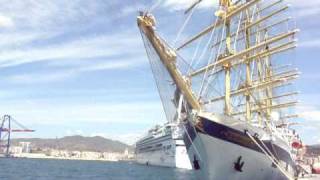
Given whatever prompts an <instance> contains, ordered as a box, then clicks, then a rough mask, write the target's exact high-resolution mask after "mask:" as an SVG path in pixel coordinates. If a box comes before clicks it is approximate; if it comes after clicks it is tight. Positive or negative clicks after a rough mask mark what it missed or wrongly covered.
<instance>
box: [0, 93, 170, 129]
mask: <svg viewBox="0 0 320 180" xmlns="http://www.w3.org/2000/svg"><path fill="white" fill-rule="evenodd" d="M110 96H111V94H110ZM0 109H1V111H2V112H6V113H7V114H12V115H14V117H15V119H23V120H24V121H26V122H28V123H44V124H46V123H49V124H50V123H51V124H56V125H57V124H61V125H66V124H70V123H71V124H72V123H76V122H82V123H84V122H90V123H95V122H103V123H106V122H115V123H119V122H121V123H126V122H127V123H146V122H150V121H157V120H158V121H163V120H164V119H165V117H164V116H163V113H162V107H161V103H160V102H159V101H149V102H148V101H143V102H142V101H141V102H140V101H133V102H101V101H96V102H95V101H86V100H77V101H70V102H67V101H65V102H63V103H61V101H59V100H54V99H49V100H32V99H30V100H21V101H20V100H15V101H7V102H6V104H3V105H0Z"/></svg>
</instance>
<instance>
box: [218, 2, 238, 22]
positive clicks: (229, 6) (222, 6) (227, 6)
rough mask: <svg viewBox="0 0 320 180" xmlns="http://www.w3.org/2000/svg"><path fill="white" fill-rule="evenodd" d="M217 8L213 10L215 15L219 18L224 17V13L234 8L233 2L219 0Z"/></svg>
mask: <svg viewBox="0 0 320 180" xmlns="http://www.w3.org/2000/svg"><path fill="white" fill-rule="evenodd" d="M219 6H220V8H219V10H217V11H216V12H215V15H216V16H217V17H220V18H224V17H226V14H227V13H229V12H231V11H233V10H234V9H235V6H234V4H233V3H232V2H231V0H219Z"/></svg>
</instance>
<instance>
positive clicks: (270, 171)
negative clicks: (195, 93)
mask: <svg viewBox="0 0 320 180" xmlns="http://www.w3.org/2000/svg"><path fill="white" fill-rule="evenodd" d="M202 122H204V123H203V124H202V127H201V128H200V129H199V128H195V127H194V126H193V125H191V123H190V122H188V123H186V124H185V128H186V130H187V132H188V133H186V134H185V137H184V139H185V142H186V146H187V149H188V155H189V158H190V161H191V163H192V164H193V166H194V168H195V169H197V170H196V171H197V175H198V177H199V179H201V180H220V179H230V180H249V179H254V180H271V179H272V180H282V179H288V178H287V177H286V176H285V175H284V174H283V173H282V172H281V171H280V170H279V168H278V167H277V166H275V165H274V164H273V163H272V161H271V160H270V159H269V158H268V157H267V155H266V154H264V153H263V152H261V151H260V150H259V148H258V147H257V146H256V145H255V144H254V143H253V142H252V141H251V140H250V138H249V137H248V136H246V135H245V133H244V132H240V131H238V130H235V129H232V128H230V127H227V126H224V125H223V124H219V123H216V122H213V121H210V120H208V119H204V121H202ZM266 145H267V147H271V146H270V144H268V143H267V142H266ZM272 147H273V148H270V151H271V152H272V153H273V154H274V156H275V157H277V159H278V160H279V162H280V163H279V165H280V166H281V167H284V169H285V170H286V173H287V175H289V176H290V177H293V175H294V163H293V161H292V158H291V157H290V153H289V152H287V151H288V149H290V148H288V149H285V148H283V147H279V146H277V145H276V144H273V145H272ZM242 163H243V165H242V166H241V164H242ZM236 165H238V166H237V167H238V169H237V168H236ZM197 166H198V167H197ZM239 166H240V167H241V168H239Z"/></svg>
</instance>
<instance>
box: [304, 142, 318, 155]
mask: <svg viewBox="0 0 320 180" xmlns="http://www.w3.org/2000/svg"><path fill="white" fill-rule="evenodd" d="M307 154H308V155H309V156H320V144H315V145H309V146H307Z"/></svg>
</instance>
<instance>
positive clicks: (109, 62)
mask: <svg viewBox="0 0 320 180" xmlns="http://www.w3.org/2000/svg"><path fill="white" fill-rule="evenodd" d="M104 61H105V62H93V63H87V62H81V61H80V62H74V63H70V64H69V65H66V64H64V65H66V67H64V68H62V69H61V64H59V65H58V64H56V63H54V64H51V65H57V66H58V68H54V70H51V71H49V69H50V68H49V67H48V70H47V71H37V72H32V73H22V74H18V73H15V74H13V75H7V76H6V77H4V78H3V80H5V81H7V82H9V83H13V84H35V83H52V82H58V81H65V80H68V79H70V78H75V77H77V76H79V75H82V74H83V73H89V72H95V71H110V70H113V71H114V70H124V69H130V68H134V67H137V66H141V65H142V64H145V63H147V61H145V60H144V59H143V58H141V59H139V58H137V57H134V58H127V59H125V60H121V59H120V58H119V59H111V58H110V59H108V58H106V59H105V60H104ZM62 64H63V63H62ZM62 67H63V65H62Z"/></svg>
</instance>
